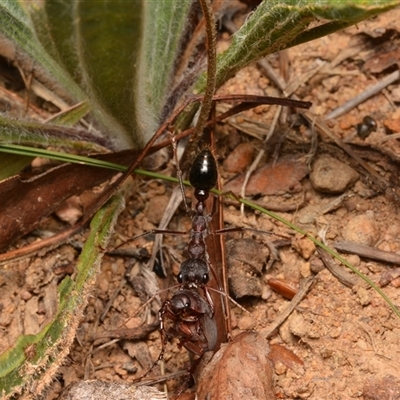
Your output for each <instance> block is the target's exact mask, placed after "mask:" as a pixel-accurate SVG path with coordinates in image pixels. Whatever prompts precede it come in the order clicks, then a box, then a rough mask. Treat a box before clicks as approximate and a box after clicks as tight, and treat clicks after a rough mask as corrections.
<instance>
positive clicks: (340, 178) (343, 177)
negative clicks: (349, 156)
mask: <svg viewBox="0 0 400 400" xmlns="http://www.w3.org/2000/svg"><path fill="white" fill-rule="evenodd" d="M358 178H359V175H358V173H357V171H355V170H354V169H353V168H351V167H349V166H348V165H347V164H344V163H342V162H341V161H339V160H337V159H336V158H333V157H331V156H329V155H326V154H323V155H322V156H320V157H319V158H318V159H317V161H316V162H315V163H314V165H313V170H312V172H311V174H310V180H311V183H312V185H313V187H314V189H316V190H319V191H320V192H323V193H329V194H340V193H344V192H345V191H346V190H347V189H349V188H350V187H351V186H352V185H354V183H355V182H356V181H357V180H358Z"/></svg>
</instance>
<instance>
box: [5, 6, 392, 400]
mask: <svg viewBox="0 0 400 400" xmlns="http://www.w3.org/2000/svg"><path fill="white" fill-rule="evenodd" d="M399 18H400V10H396V11H391V12H390V13H388V14H386V15H383V16H380V17H378V18H375V19H373V20H371V21H367V22H365V23H362V24H359V25H358V26H357V27H353V28H350V29H347V30H345V31H343V32H340V33H337V34H334V35H331V36H329V37H325V38H322V39H320V40H317V41H313V42H311V43H308V44H304V45H301V46H298V47H296V48H293V49H290V50H288V51H287V52H285V54H284V55H282V56H281V57H278V56H273V57H270V58H269V59H268V61H269V62H270V65H271V66H272V68H273V69H274V70H275V72H276V73H277V74H279V72H278V71H281V73H282V74H283V75H284V76H286V81H287V82H295V83H298V87H297V89H296V90H295V91H294V94H295V95H296V96H297V97H298V98H299V99H301V100H305V101H311V102H312V103H313V106H312V109H311V113H312V115H313V116H314V118H316V117H320V118H321V119H324V118H325V117H326V116H327V115H328V114H329V113H330V112H331V111H332V110H334V109H336V108H337V107H339V106H341V105H343V104H345V103H346V102H347V101H349V100H352V99H354V98H355V97H356V96H358V95H359V94H360V93H362V92H364V91H366V90H367V89H368V88H369V87H371V86H373V85H375V84H376V83H377V82H378V81H382V79H383V78H385V77H386V76H388V75H389V74H391V73H393V72H395V71H397V70H398V58H399V57H398V56H399V50H398V49H399V48H400V46H399V44H400V33H399V31H398V28H397V26H398V19H399ZM228 40H229V35H228V34H227V33H225V34H223V35H222V37H221V39H220V41H219V46H220V48H223V47H224V45H225V44H226V43H225V42H226V41H228ZM281 79H282V78H281ZM272 80H273V79H272V78H271V76H270V75H267V74H266V72H265V66H264V68H263V67H262V66H260V65H257V66H252V67H248V68H246V69H245V70H243V71H241V72H240V73H239V74H238V75H237V77H236V78H235V79H233V80H232V81H230V82H229V83H228V84H227V85H226V87H224V88H223V89H221V90H220V93H224V92H225V93H226V92H229V93H243V94H244V93H246V94H257V95H270V96H281V95H282V93H281V91H280V90H278V89H277V86H276V83H274V82H273V81H272ZM295 83H294V84H295ZM286 90H287V92H289V91H290V87H288V88H287V89H286ZM399 103H400V91H399V87H398V83H395V84H391V85H389V86H387V87H385V88H383V89H382V90H380V91H379V93H378V94H376V95H374V96H372V97H371V98H369V99H367V100H365V101H363V102H361V104H359V105H357V106H355V107H353V108H351V109H349V110H348V111H346V112H345V113H344V114H343V115H342V116H338V117H335V118H332V119H330V120H326V121H325V124H326V126H327V127H328V129H329V131H330V132H331V135H332V136H330V137H329V136H328V135H327V134H326V132H325V133H321V128H320V126H319V125H318V122H316V120H315V121H314V122H313V121H311V123H309V122H306V121H305V120H306V118H307V116H305V117H304V116H303V117H299V116H297V117H296V116H294V115H289V116H288V115H285V116H284V117H282V118H285V121H290V122H285V124H278V125H277V127H276V129H275V132H274V134H273V135H272V137H271V139H270V140H269V142H268V143H267V144H266V145H264V144H263V139H264V137H265V135H266V134H267V133H268V131H269V129H270V127H271V125H273V123H272V120H273V118H274V116H275V114H276V110H277V106H261V107H259V108H257V109H256V110H254V111H248V112H246V113H244V114H243V115H240V116H236V117H233V118H231V119H230V120H229V121H228V122H226V123H224V124H220V125H219V126H218V127H217V128H216V135H217V145H216V150H215V153H216V156H217V158H218V164H219V174H220V176H221V179H222V183H223V186H222V187H223V190H228V189H229V190H232V191H233V192H235V193H240V187H241V181H240V179H241V177H240V176H239V175H240V173H242V172H243V171H245V170H247V169H248V168H249V167H250V165H251V163H252V161H253V160H254V158H255V157H256V155H257V154H258V152H259V151H260V150H261V149H263V150H264V151H265V153H264V155H263V156H262V157H261V161H260V162H259V164H258V166H257V170H259V169H261V168H262V169H261V170H260V171H259V174H258V176H259V178H258V179H257V180H253V181H250V183H249V186H248V191H247V192H246V197H248V198H252V199H254V201H256V202H257V204H259V205H261V206H262V207H265V208H266V209H269V210H272V211H274V212H275V213H277V214H278V215H280V216H281V217H283V218H284V219H286V220H288V221H290V222H292V223H293V224H295V225H297V226H299V227H300V228H301V229H303V230H304V231H306V232H307V233H309V234H311V235H313V236H316V237H317V236H318V237H319V238H320V239H321V240H325V241H326V244H327V245H328V246H330V247H332V248H333V247H334V246H335V243H337V242H343V241H346V242H351V243H353V244H354V243H356V244H361V245H365V246H369V247H371V248H373V249H375V250H376V249H379V250H383V251H385V252H388V253H393V254H395V255H398V256H399V258H400V221H399V216H398V206H397V205H398V200H399V196H400V192H399V190H398V183H399V180H398V160H399V157H400V146H399V143H398V138H399V137H398V136H397V135H396V134H397V133H399V132H400V124H399V120H400V109H399V107H398V105H399ZM219 107H220V108H221V109H222V108H223V107H224V106H223V105H220V106H219ZM217 110H219V108H217ZM286 111H287V110H286ZM284 112H285V111H284ZM366 116H371V117H373V119H374V120H375V121H376V129H375V130H374V131H372V132H370V134H369V135H368V137H366V138H362V137H360V135H358V134H357V124H361V123H362V121H363V118H364V117H366ZM358 129H359V130H360V132H361V135H362V134H363V132H366V131H368V129H367V127H365V126H362V127H359V128H358ZM260 135H261V139H260ZM332 137H335V138H337V139H336V143H334V141H333V140H332ZM283 139H284V140H283ZM315 139H317V141H318V142H317V145H316V146H314V140H315ZM339 140H340V141H341V143H345V145H344V146H342V148H340V147H339V146H338V142H339ZM347 148H350V150H351V152H350V153H349V152H346V149H347ZM353 154H355V155H356V158H354V156H353ZM357 157H360V158H361V159H362V160H363V162H365V163H366V164H367V166H368V167H369V170H368V171H367V170H366V169H365V168H364V167H363V166H362V165H361V164H360V162H359V161H358V160H359V158H357ZM172 164H173V163H172V162H169V163H168V164H167V165H166V166H164V167H163V170H162V173H164V174H166V175H174V174H175V172H174V167H173V165H172ZM310 171H312V172H310ZM256 174H257V172H256ZM174 187H175V186H174V185H173V184H170V183H165V182H162V181H155V180H149V179H145V178H141V177H137V176H136V177H135V178H134V179H132V180H131V181H130V182H128V184H127V189H128V193H129V195H128V198H127V207H126V209H125V210H124V211H123V213H122V214H121V216H120V219H119V224H118V227H117V232H116V234H115V238H114V239H113V242H114V243H115V244H119V243H122V242H123V241H125V240H127V239H128V238H130V237H133V236H135V235H138V234H140V233H142V232H145V231H148V230H151V229H154V228H156V227H157V225H158V223H159V222H160V220H161V217H162V216H163V213H164V209H165V206H166V204H167V202H168V200H169V197H170V195H171V191H172V190H173V189H174ZM249 187H250V188H249ZM187 196H188V197H190V196H191V190H190V189H187ZM224 219H225V223H226V226H229V227H232V226H233V227H239V226H240V227H246V228H253V229H257V230H260V231H268V232H272V233H273V234H274V235H271V234H262V233H259V232H255V231H250V230H248V231H244V232H236V233H231V234H227V235H226V237H225V240H226V242H227V254H228V257H227V263H228V266H229V267H230V271H231V273H232V275H231V276H230V280H229V283H230V285H231V286H232V287H233V289H234V292H233V293H232V292H231V295H232V296H233V297H235V298H237V300H238V302H239V303H240V304H241V305H242V306H243V307H245V308H246V309H247V310H248V311H249V313H246V312H244V311H243V310H241V309H239V308H238V307H236V306H234V305H232V310H231V311H232V327H233V333H232V334H233V336H236V335H238V334H239V333H240V332H243V331H249V330H252V331H255V332H257V334H258V335H259V337H260V341H261V338H265V336H268V337H269V338H268V342H269V345H270V346H272V345H277V346H275V347H274V349H275V350H276V349H278V353H279V354H278V355H276V353H275V355H274V357H273V362H274V373H273V388H274V391H275V394H276V398H278V399H309V400H317V399H318V400H322V399H324V400H325V399H327V400H328V399H329V400H333V399H341V400H343V399H365V400H378V399H379V400H389V399H392V400H393V399H400V372H399V371H400V361H399V349H400V320H399V316H397V315H396V314H395V313H394V312H393V311H392V310H391V309H390V307H389V306H388V305H387V303H386V302H385V301H384V299H383V298H382V297H381V296H380V295H379V294H378V293H377V292H376V291H375V290H373V289H372V288H371V287H370V286H369V285H367V284H366V283H365V282H363V281H362V280H361V279H360V278H358V277H356V276H355V275H354V274H352V275H351V276H350V278H349V279H350V282H349V281H346V273H347V272H348V270H346V268H345V267H343V266H341V267H340V269H339V273H338V276H339V279H338V277H337V276H334V275H333V274H332V273H331V272H330V271H329V270H328V269H327V268H325V267H324V264H323V262H322V261H321V257H320V255H319V253H318V252H317V251H316V248H315V247H314V245H313V244H311V242H310V241H309V240H308V239H306V238H304V237H303V236H302V235H300V234H298V233H296V232H294V231H293V230H292V229H291V228H289V227H287V226H285V225H284V224H283V223H281V222H278V221H276V220H274V219H272V218H270V217H269V216H266V215H263V214H262V213H260V212H258V211H257V212H255V211H254V210H252V209H250V208H245V212H244V214H241V212H240V209H239V207H238V205H237V203H236V202H234V201H225V206H224ZM59 225H60V223H59V222H56V221H55V220H51V221H47V222H46V224H45V225H43V226H42V227H41V230H42V231H44V230H47V231H52V230H53V229H59V228H60V227H59ZM168 229H171V230H188V229H190V218H189V217H187V216H186V215H185V212H184V210H183V208H182V207H180V208H179V209H178V211H177V213H176V214H175V215H174V216H173V217H172V221H171V223H170V225H169V227H168ZM82 235H83V236H82ZM82 235H81V236H77V237H75V238H74V245H71V244H67V245H63V246H61V247H59V248H58V249H56V250H53V251H50V252H48V253H46V254H44V255H40V257H39V256H38V257H37V258H30V259H25V260H22V261H19V262H15V263H13V265H11V264H9V265H7V266H3V267H1V268H2V269H1V270H0V303H1V304H0V306H1V315H0V332H1V340H0V350H1V352H3V351H4V350H5V349H7V348H8V347H9V346H11V345H12V344H13V343H14V342H15V340H16V338H17V337H18V335H19V334H21V333H25V334H29V333H35V332H37V331H38V330H39V329H40V327H41V326H42V325H43V324H44V323H45V321H46V320H48V318H49V316H51V315H54V312H55V310H56V307H57V284H58V283H59V281H60V280H61V278H62V277H63V276H65V274H71V273H73V267H74V262H75V261H76V257H77V255H78V254H79V250H78V247H79V242H81V241H82V240H83V239H84V234H82ZM153 239H154V236H146V237H143V238H140V239H139V240H137V241H135V242H134V243H132V244H131V246H133V248H134V249H139V250H140V249H141V248H147V249H148V250H149V251H151V246H152V243H153ZM248 239H251V240H250V241H249V240H248ZM271 243H272V245H273V248H275V249H276V251H277V255H278V257H277V259H276V260H273V259H272V255H271ZM243 244H244V245H243ZM186 247H187V236H183V235H165V236H164V245H163V254H164V257H165V259H166V270H167V273H168V278H166V279H161V278H157V279H155V278H150V277H148V278H142V279H138V276H142V275H141V274H143V271H144V270H146V265H147V264H146V262H147V261H148V260H147V258H146V257H144V259H143V258H142V259H138V258H132V257H131V258H127V257H118V256H112V255H107V256H106V257H105V259H104V261H103V264H102V267H101V273H100V274H99V276H97V278H96V284H95V285H94V287H93V291H92V293H91V296H90V298H89V305H88V307H87V309H86V311H85V313H84V319H83V320H82V323H81V325H80V327H79V329H78V333H77V336H76V340H75V342H74V345H73V348H72V349H71V352H70V354H69V356H68V358H67V360H66V362H65V363H64V365H63V366H61V367H60V369H59V371H58V374H57V376H56V377H55V379H54V383H53V385H52V386H51V387H50V388H49V390H48V392H47V393H46V394H45V395H44V398H46V399H49V400H50V399H56V398H58V397H59V396H60V393H61V391H62V390H63V389H64V388H65V387H66V386H67V385H69V384H71V383H73V382H76V381H81V380H83V379H92V380H102V381H108V382H125V383H129V382H132V381H134V380H135V379H137V378H138V377H139V376H141V374H142V373H143V372H144V371H145V370H146V368H148V367H149V366H150V365H151V363H152V361H154V360H156V359H157V356H158V354H159V352H160V349H161V343H160V336H159V333H158V331H157V330H154V331H153V332H152V333H150V334H149V335H148V336H147V337H146V339H144V340H140V341H130V340H119V341H116V340H114V341H113V342H110V341H109V340H108V339H107V332H108V331H111V330H113V331H114V330H116V329H117V328H133V327H137V326H139V325H140V323H141V322H142V321H143V320H145V321H147V322H155V321H156V318H157V317H156V312H157V310H158V309H159V307H160V303H158V304H157V303H156V302H153V304H152V305H151V309H152V311H151V312H149V313H148V315H144V314H145V313H144V311H143V312H141V313H139V315H137V316H135V315H134V314H135V311H136V310H137V309H138V308H139V307H140V305H141V304H142V303H143V298H142V299H141V298H139V296H138V292H139V289H140V288H141V287H142V288H143V286H147V285H148V282H150V281H151V279H154V281H155V282H157V284H158V285H159V287H169V286H171V285H173V284H175V283H176V280H175V279H176V275H177V272H178V270H179V265H180V263H181V262H182V260H184V258H185V249H186ZM238 248H239V249H240V251H237V249H238ZM340 253H341V254H342V255H343V256H344V257H345V258H346V259H347V260H348V261H349V262H351V264H352V265H353V266H354V267H356V268H357V269H358V270H359V271H360V272H361V273H362V274H364V275H365V276H366V277H368V278H369V279H370V280H372V281H373V282H374V283H376V284H377V286H378V287H382V288H383V291H384V292H385V294H386V295H387V296H388V297H389V299H390V300H391V301H392V302H393V303H394V304H395V305H396V306H397V307H398V308H400V294H399V289H398V287H399V286H400V266H399V265H398V264H399V261H397V264H396V262H395V263H393V262H390V261H388V260H386V261H385V260H382V258H381V260H380V261H377V260H374V259H372V258H371V257H365V256H364V255H362V254H358V253H359V251H354V252H353V253H354V254H348V253H347V252H340ZM230 256H232V259H231V258H230ZM380 257H384V256H382V255H380ZM328 259H329V260H331V259H330V258H329V257H328ZM238 262H241V263H242V264H241V265H242V267H240V266H239V267H238V266H237V263H238ZM336 264H337V265H339V263H337V262H336ZM241 270H242V275H241ZM146 271H147V270H146ZM243 271H244V272H243ZM343 271H345V272H343ZM147 274H149V272H148V271H147ZM146 276H147V275H146ZM310 276H314V280H313V284H312V286H311V288H310V289H309V291H308V293H307V294H306V295H305V296H304V298H303V299H302V301H301V302H300V303H299V305H298V306H297V307H296V308H295V310H294V311H293V312H292V313H291V315H290V316H289V317H288V318H287V319H285V321H284V322H283V323H282V324H281V325H280V327H279V328H277V329H276V330H275V331H274V332H273V333H271V334H270V328H271V326H273V324H274V321H276V320H277V318H279V315H280V314H281V313H282V312H283V311H284V310H285V308H286V307H287V306H288V304H289V303H290V300H288V299H286V298H285V297H284V296H283V295H285V294H286V291H285V290H283V291H282V290H280V291H275V290H274V289H275V287H276V286H274V287H273V288H271V286H270V285H269V283H268V281H269V279H270V278H276V279H279V280H281V281H283V283H285V284H288V285H291V286H292V287H293V288H294V289H295V290H297V289H298V287H299V285H301V283H302V282H303V281H304V280H305V279H307V278H308V277H310ZM344 282H346V283H347V285H346V284H344ZM153 290H154V289H153ZM167 295H168V294H167ZM143 296H144V297H145V295H143V294H142V297H143ZM103 314H104V315H103ZM101 335H103V336H104V337H103V338H102V339H100V337H101ZM94 338H97V339H96V340H94ZM282 349H283V350H282ZM286 350H287V351H286ZM164 359H165V363H164V366H163V368H164V369H165V371H164V373H165V374H170V373H173V372H177V371H182V370H183V371H185V370H187V367H188V362H189V358H188V354H187V352H186V351H185V350H179V349H178V348H177V346H176V344H171V343H170V344H168V346H167V350H166V354H165V357H164ZM237 373H238V371H235V370H234V371H233V372H232V374H234V375H236V374H237ZM160 374H161V372H160V366H159V365H157V366H156V367H155V368H154V370H153V371H152V373H151V374H150V375H149V376H148V378H147V379H148V380H151V379H152V378H153V377H158V376H159V375H160ZM168 386H169V388H170V390H172V391H173V390H176V388H177V387H179V386H180V383H179V381H178V382H176V381H170V382H169V383H168ZM157 387H158V388H159V389H162V387H163V386H162V385H160V386H157ZM242 396H243V395H241V397H242ZM221 398H222V397H221ZM225 398H227V397H225ZM247 398H256V397H251V396H250V395H249V396H248V397H247Z"/></svg>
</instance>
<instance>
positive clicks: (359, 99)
mask: <svg viewBox="0 0 400 400" xmlns="http://www.w3.org/2000/svg"><path fill="white" fill-rule="evenodd" d="M399 78H400V71H399V70H397V71H394V72H392V73H391V74H390V75H388V76H387V77H385V78H383V79H382V80H381V81H379V82H378V83H377V84H376V85H373V86H371V87H369V88H368V89H367V90H365V91H364V92H362V93H360V94H359V95H358V96H356V97H354V98H353V99H351V100H349V101H347V102H346V103H344V104H342V105H341V106H340V107H338V108H336V109H335V110H332V111H331V112H330V113H329V114H328V115H326V116H325V118H324V119H325V121H326V120H328V119H333V118H338V117H340V116H341V115H343V114H346V113H347V112H349V111H350V110H351V109H353V108H354V107H356V106H358V105H359V104H361V103H363V102H364V101H366V100H368V99H369V98H370V97H372V96H375V95H376V94H378V93H380V92H381V91H382V90H383V89H384V88H386V87H387V86H389V85H391V84H392V83H394V82H396V81H397V80H398V79H399Z"/></svg>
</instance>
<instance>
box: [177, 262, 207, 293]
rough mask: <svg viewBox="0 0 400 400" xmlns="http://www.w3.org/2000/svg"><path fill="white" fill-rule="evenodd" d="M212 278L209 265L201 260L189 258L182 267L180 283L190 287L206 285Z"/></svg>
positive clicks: (179, 277) (179, 276)
mask: <svg viewBox="0 0 400 400" xmlns="http://www.w3.org/2000/svg"><path fill="white" fill-rule="evenodd" d="M209 279H210V277H209V274H208V265H207V263H206V262H205V261H204V260H202V259H200V258H189V259H187V260H185V261H184V262H183V263H182V265H181V272H180V273H179V275H178V282H179V283H181V284H183V285H187V286H189V287H191V286H194V287H196V286H197V285H206V284H207V283H208V281H209Z"/></svg>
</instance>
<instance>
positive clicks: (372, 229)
mask: <svg viewBox="0 0 400 400" xmlns="http://www.w3.org/2000/svg"><path fill="white" fill-rule="evenodd" d="M378 238H379V230H378V227H377V224H376V221H375V219H374V218H373V216H372V215H368V214H361V215H357V216H355V217H353V218H351V219H350V220H349V221H348V222H347V224H346V226H345V227H344V229H343V239H344V240H348V241H349V242H356V243H359V244H365V245H367V246H372V245H373V244H374V243H376V241H377V240H378Z"/></svg>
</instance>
